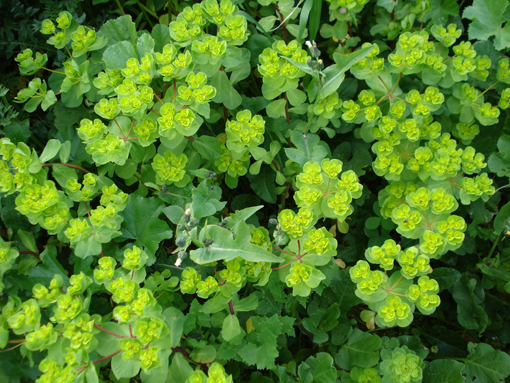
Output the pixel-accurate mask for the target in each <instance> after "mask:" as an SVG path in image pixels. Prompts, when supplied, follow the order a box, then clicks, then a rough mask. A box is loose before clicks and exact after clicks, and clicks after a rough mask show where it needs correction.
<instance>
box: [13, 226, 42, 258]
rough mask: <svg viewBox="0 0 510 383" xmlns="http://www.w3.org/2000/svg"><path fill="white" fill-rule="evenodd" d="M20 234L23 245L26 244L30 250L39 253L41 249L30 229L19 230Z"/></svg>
mask: <svg viewBox="0 0 510 383" xmlns="http://www.w3.org/2000/svg"><path fill="white" fill-rule="evenodd" d="M18 236H19V238H20V239H21V242H22V243H23V246H25V247H26V248H27V249H28V250H30V251H33V252H36V253H39V249H38V248H37V245H36V244H35V237H34V234H32V233H29V232H28V231H25V230H18Z"/></svg>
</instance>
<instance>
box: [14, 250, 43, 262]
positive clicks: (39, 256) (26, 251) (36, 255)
mask: <svg viewBox="0 0 510 383" xmlns="http://www.w3.org/2000/svg"><path fill="white" fill-rule="evenodd" d="M19 253H20V254H30V255H33V256H34V257H36V258H37V259H38V260H41V255H40V254H37V253H36V252H35V251H31V250H22V251H20V252H19Z"/></svg>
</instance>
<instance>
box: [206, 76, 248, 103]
mask: <svg viewBox="0 0 510 383" xmlns="http://www.w3.org/2000/svg"><path fill="white" fill-rule="evenodd" d="M211 85H212V86H214V87H215V88H216V96H214V98H213V99H212V101H214V102H216V103H218V104H223V105H225V107H226V108H227V109H236V108H237V107H238V106H239V105H241V103H242V102H243V99H242V98H241V96H240V95H239V93H238V92H237V90H235V89H234V87H233V86H232V84H230V81H229V80H228V77H227V74H226V73H225V72H224V71H222V70H220V71H218V72H217V73H216V74H215V75H214V76H213V78H212V79H211Z"/></svg>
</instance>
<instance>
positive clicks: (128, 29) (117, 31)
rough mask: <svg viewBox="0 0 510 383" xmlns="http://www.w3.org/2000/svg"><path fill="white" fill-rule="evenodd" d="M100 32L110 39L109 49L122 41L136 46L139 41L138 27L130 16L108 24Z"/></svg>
mask: <svg viewBox="0 0 510 383" xmlns="http://www.w3.org/2000/svg"><path fill="white" fill-rule="evenodd" d="M167 29H168V28H167ZM100 31H101V32H103V33H104V35H105V36H106V37H108V43H107V45H106V46H107V47H109V46H111V45H114V44H117V43H119V42H121V41H129V42H130V43H131V44H136V40H138V34H137V33H136V25H135V23H133V20H132V19H131V16H130V15H125V16H121V17H118V18H116V19H115V20H110V21H108V22H106V23H105V24H104V25H103V26H102V27H101V29H100ZM169 33H170V32H169Z"/></svg>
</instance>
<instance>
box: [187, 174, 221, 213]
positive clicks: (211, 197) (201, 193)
mask: <svg viewBox="0 0 510 383" xmlns="http://www.w3.org/2000/svg"><path fill="white" fill-rule="evenodd" d="M192 194H193V212H194V214H195V218H199V219H200V218H203V217H208V216H210V215H213V214H214V213H216V212H217V211H220V210H221V209H223V208H224V207H225V205H226V204H227V203H226V202H220V201H219V199H220V198H221V188H220V187H219V186H209V184H208V182H207V180H203V181H202V182H201V183H200V185H198V187H197V188H196V189H195V190H193V191H192Z"/></svg>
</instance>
